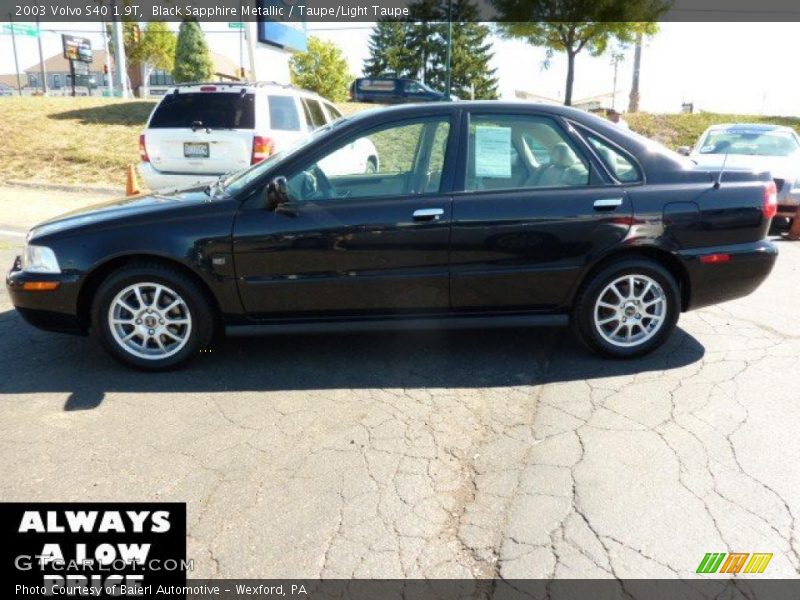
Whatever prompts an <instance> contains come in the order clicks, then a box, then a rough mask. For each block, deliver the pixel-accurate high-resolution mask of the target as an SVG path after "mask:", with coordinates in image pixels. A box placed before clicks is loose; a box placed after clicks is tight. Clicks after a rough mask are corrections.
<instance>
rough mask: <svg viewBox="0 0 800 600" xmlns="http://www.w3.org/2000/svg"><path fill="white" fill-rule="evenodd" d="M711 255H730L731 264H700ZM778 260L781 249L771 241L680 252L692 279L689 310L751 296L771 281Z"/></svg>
mask: <svg viewBox="0 0 800 600" xmlns="http://www.w3.org/2000/svg"><path fill="white" fill-rule="evenodd" d="M710 254H727V255H729V256H730V260H728V261H727V262H717V263H710V264H704V263H702V262H701V261H700V258H701V257H702V256H707V255H710ZM777 257H778V248H777V247H776V246H775V245H774V244H773V243H772V242H770V241H768V240H761V241H758V242H753V243H749V244H736V245H732V246H718V247H714V248H701V249H692V250H686V251H682V252H679V253H678V258H679V259H680V260H681V261H682V262H683V265H684V267H686V272H687V273H688V275H689V304H688V306H686V307H685V309H686V310H694V309H696V308H702V307H703V306H709V305H711V304H719V303H720V302H727V301H728V300H733V299H735V298H741V297H742V296H747V295H748V294H750V293H752V292H753V291H755V289H756V288H758V286H759V285H761V283H762V282H763V281H764V280H765V279H766V278H767V276H768V275H769V274H770V272H771V271H772V267H773V266H774V265H775V260H776V259H777Z"/></svg>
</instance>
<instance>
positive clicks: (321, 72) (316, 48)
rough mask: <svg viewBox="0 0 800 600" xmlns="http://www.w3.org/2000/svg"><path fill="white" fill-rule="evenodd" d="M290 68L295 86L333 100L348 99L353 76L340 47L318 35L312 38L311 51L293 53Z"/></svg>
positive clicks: (310, 42) (309, 45) (309, 46)
mask: <svg viewBox="0 0 800 600" xmlns="http://www.w3.org/2000/svg"><path fill="white" fill-rule="evenodd" d="M289 70H290V71H291V75H292V83H293V84H294V85H296V86H299V87H301V88H305V89H307V90H311V91H312V92H316V93H317V94H319V95H320V96H323V97H325V98H327V99H328V100H331V101H332V102H341V101H342V100H345V99H346V98H347V86H348V85H349V84H350V81H351V80H352V78H353V77H352V75H350V71H349V69H348V66H347V60H346V59H345V58H344V55H343V54H342V51H341V50H340V49H339V47H338V46H337V45H336V44H334V43H333V42H326V41H323V40H321V39H319V38H318V37H315V36H311V37H310V38H308V51H306V52H298V53H297V54H295V55H294V56H292V58H291V59H290V60H289Z"/></svg>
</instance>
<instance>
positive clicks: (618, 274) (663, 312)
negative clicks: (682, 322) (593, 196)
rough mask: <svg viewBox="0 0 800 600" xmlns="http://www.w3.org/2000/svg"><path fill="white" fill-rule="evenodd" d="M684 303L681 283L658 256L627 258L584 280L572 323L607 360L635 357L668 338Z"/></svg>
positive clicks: (575, 330)
mask: <svg viewBox="0 0 800 600" xmlns="http://www.w3.org/2000/svg"><path fill="white" fill-rule="evenodd" d="M631 278H633V294H632V295H631V294H630V288H631V285H630V282H631ZM614 289H616V291H614ZM637 303H638V304H637ZM680 306H681V303H680V291H679V289H678V284H677V283H676V282H675V278H674V277H673V276H672V275H671V274H670V273H669V271H667V270H666V269H665V268H664V267H663V266H662V265H660V264H659V263H658V262H656V261H654V260H650V259H647V258H625V259H620V260H616V261H614V262H612V263H610V264H608V265H606V266H605V267H603V268H602V269H601V270H600V271H598V272H597V273H595V274H594V275H592V276H591V278H590V279H588V280H587V281H586V282H585V283H584V284H583V286H582V287H581V289H580V291H579V292H578V295H577V296H576V300H575V304H574V307H573V312H572V319H571V324H572V329H573V331H574V332H575V333H576V335H577V336H578V338H579V339H580V340H581V341H582V342H583V343H584V345H586V347H587V348H589V349H590V350H592V351H593V352H596V353H597V354H600V355H602V356H606V357H609V358H636V357H639V356H644V355H645V354H648V353H650V352H652V351H653V350H655V349H656V348H659V347H660V346H661V345H663V344H664V342H666V341H667V339H668V338H669V336H670V335H671V334H672V332H673V331H674V330H675V325H676V324H677V322H678V316H679V313H680ZM623 321H624V322H623ZM618 327H620V329H617V328H618ZM629 332H630V334H629Z"/></svg>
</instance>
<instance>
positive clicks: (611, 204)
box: [594, 198, 622, 210]
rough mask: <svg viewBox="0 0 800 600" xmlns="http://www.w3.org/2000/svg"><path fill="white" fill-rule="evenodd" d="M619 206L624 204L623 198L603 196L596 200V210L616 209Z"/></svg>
mask: <svg viewBox="0 0 800 600" xmlns="http://www.w3.org/2000/svg"><path fill="white" fill-rule="evenodd" d="M618 206H622V198H603V199H602V200H595V201H594V209H595V210H614V209H615V208H617V207H618Z"/></svg>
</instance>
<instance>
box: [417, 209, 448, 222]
mask: <svg viewBox="0 0 800 600" xmlns="http://www.w3.org/2000/svg"><path fill="white" fill-rule="evenodd" d="M443 214H444V209H442V208H420V209H419V210H415V211H414V215H413V216H414V220H415V221H438V220H439V219H440V218H441V217H442V215H443Z"/></svg>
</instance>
